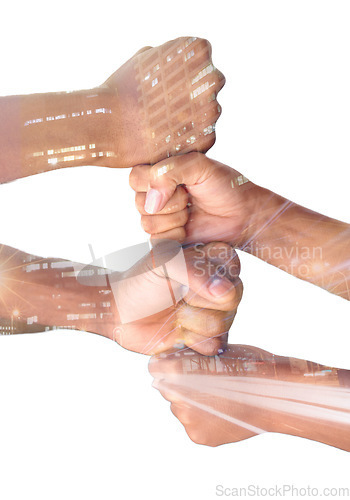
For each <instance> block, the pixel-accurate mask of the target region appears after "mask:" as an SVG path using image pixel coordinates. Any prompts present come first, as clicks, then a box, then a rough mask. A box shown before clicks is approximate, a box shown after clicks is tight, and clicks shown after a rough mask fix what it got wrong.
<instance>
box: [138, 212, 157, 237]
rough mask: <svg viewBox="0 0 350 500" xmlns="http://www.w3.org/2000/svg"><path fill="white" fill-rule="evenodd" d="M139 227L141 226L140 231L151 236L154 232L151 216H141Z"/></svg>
mask: <svg viewBox="0 0 350 500" xmlns="http://www.w3.org/2000/svg"><path fill="white" fill-rule="evenodd" d="M141 226H142V229H143V230H144V231H145V232H146V233H148V234H152V233H153V232H154V228H155V224H154V221H153V217H152V216H151V215H142V216H141Z"/></svg>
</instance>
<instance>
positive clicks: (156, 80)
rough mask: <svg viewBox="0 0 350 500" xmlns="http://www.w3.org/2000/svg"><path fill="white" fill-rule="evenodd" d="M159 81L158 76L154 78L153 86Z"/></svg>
mask: <svg viewBox="0 0 350 500" xmlns="http://www.w3.org/2000/svg"><path fill="white" fill-rule="evenodd" d="M157 83H158V78H155V79H154V80H152V87H154V86H155V85H157Z"/></svg>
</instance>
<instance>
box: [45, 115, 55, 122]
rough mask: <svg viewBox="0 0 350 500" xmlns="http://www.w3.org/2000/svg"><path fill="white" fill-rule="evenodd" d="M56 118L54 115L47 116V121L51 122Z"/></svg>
mask: <svg viewBox="0 0 350 500" xmlns="http://www.w3.org/2000/svg"><path fill="white" fill-rule="evenodd" d="M54 119H55V117H54V116H47V117H46V121H47V122H50V121H52V120H54Z"/></svg>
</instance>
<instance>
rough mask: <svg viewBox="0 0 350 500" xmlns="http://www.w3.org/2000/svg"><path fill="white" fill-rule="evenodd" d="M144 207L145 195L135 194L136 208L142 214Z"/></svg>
mask: <svg viewBox="0 0 350 500" xmlns="http://www.w3.org/2000/svg"><path fill="white" fill-rule="evenodd" d="M144 205H145V196H144V194H143V193H136V194H135V206H136V210H137V211H138V212H140V213H142V212H143V211H144Z"/></svg>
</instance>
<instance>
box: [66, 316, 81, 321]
mask: <svg viewBox="0 0 350 500" xmlns="http://www.w3.org/2000/svg"><path fill="white" fill-rule="evenodd" d="M75 319H79V314H67V320H68V321H74V320H75Z"/></svg>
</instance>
